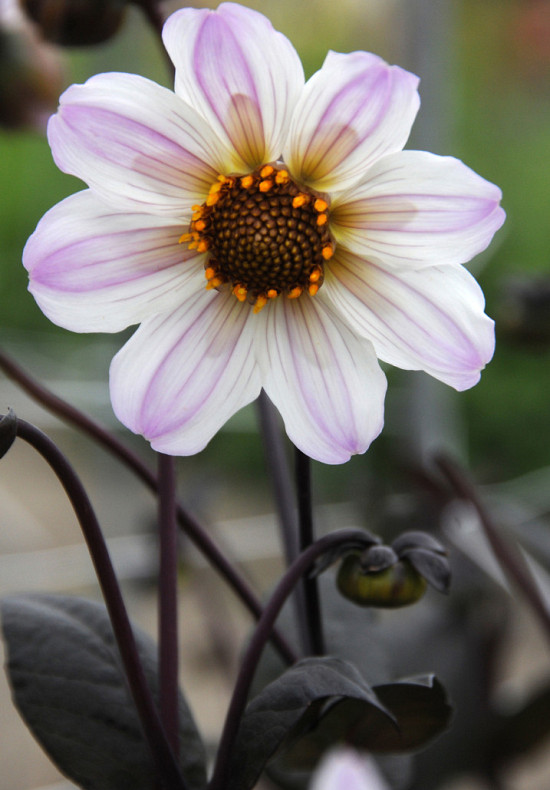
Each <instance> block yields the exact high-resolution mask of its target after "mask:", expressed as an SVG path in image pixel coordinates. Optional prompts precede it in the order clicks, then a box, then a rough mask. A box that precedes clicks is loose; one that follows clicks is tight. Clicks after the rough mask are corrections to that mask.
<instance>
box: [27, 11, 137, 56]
mask: <svg viewBox="0 0 550 790" xmlns="http://www.w3.org/2000/svg"><path fill="white" fill-rule="evenodd" d="M19 2H20V5H21V7H22V8H23V10H24V11H25V13H26V14H27V16H28V17H29V18H30V19H32V21H33V22H35V23H36V25H38V28H39V30H40V33H41V34H42V36H43V37H44V38H45V39H46V40H47V41H51V42H53V43H54V44H60V45H61V46H65V47H81V46H87V45H89V44H100V43H101V42H103V41H107V40H108V39H110V38H111V37H112V36H114V35H115V33H117V31H118V29H119V27H120V25H121V23H122V20H123V17H124V12H125V9H126V5H127V3H126V0H19Z"/></svg>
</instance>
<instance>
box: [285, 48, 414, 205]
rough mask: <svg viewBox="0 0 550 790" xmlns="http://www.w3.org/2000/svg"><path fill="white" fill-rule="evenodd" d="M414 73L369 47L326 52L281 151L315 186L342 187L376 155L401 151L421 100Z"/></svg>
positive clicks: (356, 177)
mask: <svg viewBox="0 0 550 790" xmlns="http://www.w3.org/2000/svg"><path fill="white" fill-rule="evenodd" d="M417 85H418V78H417V77H415V75H414V74H410V73H409V72H408V71H405V70H404V69H401V68H399V67H398V66H388V64H387V63H385V62H384V61H383V60H382V59H381V58H379V57H377V56H376V55H372V54H370V53H368V52H351V53H349V54H345V55H344V54H340V53H338V52H329V54H328V55H327V57H326V60H325V62H324V64H323V67H322V68H321V69H320V70H319V71H318V72H317V73H316V74H314V75H313V76H312V77H311V79H309V80H308V82H307V84H306V86H305V88H304V90H303V92H302V96H301V98H300V101H299V102H298V105H297V106H296V109H295V111H294V116H293V119H292V124H291V127H290V134H289V138H288V141H287V144H286V146H285V149H284V152H283V156H284V159H285V162H286V163H287V165H288V166H289V169H290V170H291V172H292V174H293V175H294V176H295V178H297V179H298V180H299V181H303V182H306V183H308V184H310V185H312V186H314V187H315V188H316V189H319V190H326V191H332V190H341V189H347V188H348V187H349V186H351V185H352V184H353V183H355V182H356V181H359V180H360V179H361V178H362V177H363V176H364V174H365V172H366V170H367V169H368V168H369V167H370V165H372V164H373V162H375V161H376V160H377V159H379V158H380V157H381V156H384V155H385V154H388V153H391V152H393V151H400V150H401V149H402V148H403V146H404V145H405V143H406V142H407V139H408V137H409V134H410V131H411V126H412V124H413V121H414V119H415V117H416V113H417V111H418V107H419V104H420V100H419V98H418V93H417Z"/></svg>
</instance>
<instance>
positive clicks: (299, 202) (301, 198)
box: [292, 192, 309, 208]
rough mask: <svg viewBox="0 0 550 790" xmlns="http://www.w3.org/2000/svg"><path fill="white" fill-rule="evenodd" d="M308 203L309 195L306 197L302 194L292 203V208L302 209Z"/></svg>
mask: <svg viewBox="0 0 550 790" xmlns="http://www.w3.org/2000/svg"><path fill="white" fill-rule="evenodd" d="M306 203H309V195H304V193H303V192H302V193H300V194H299V195H296V197H295V198H294V200H293V201H292V208H301V207H302V206H305V204H306Z"/></svg>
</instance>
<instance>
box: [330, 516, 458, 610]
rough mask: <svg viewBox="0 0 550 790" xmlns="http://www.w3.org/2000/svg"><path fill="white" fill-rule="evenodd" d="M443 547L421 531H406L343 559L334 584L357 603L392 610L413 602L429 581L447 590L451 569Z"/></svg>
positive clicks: (439, 588)
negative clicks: (383, 543) (386, 544)
mask: <svg viewBox="0 0 550 790" xmlns="http://www.w3.org/2000/svg"><path fill="white" fill-rule="evenodd" d="M445 554H446V553H445V549H444V548H443V546H441V544H440V543H439V542H438V541H436V540H435V538H432V537H431V536H430V535H427V534H426V533H424V532H406V533H403V535H401V536H400V537H398V538H397V539H396V540H395V541H394V542H393V544H392V545H391V546H380V545H375V546H371V547H370V548H367V549H366V550H365V551H363V552H359V551H353V552H351V553H350V554H348V555H347V556H346V557H344V559H343V560H342V564H341V565H340V568H339V571H338V576H337V585H338V589H339V590H340V592H341V593H342V595H343V596H344V597H345V598H348V599H349V600H351V601H353V602H354V603H356V604H358V605H359V606H377V607H382V608H386V609H394V608H398V607H400V606H408V605H410V604H413V603H416V601H418V600H420V598H422V596H423V595H424V593H425V591H426V588H427V586H428V584H430V585H431V586H432V587H434V588H435V589H436V590H438V591H439V592H447V591H448V589H449V584H450V577H451V574H450V568H449V562H448V560H447V557H446V556H445Z"/></svg>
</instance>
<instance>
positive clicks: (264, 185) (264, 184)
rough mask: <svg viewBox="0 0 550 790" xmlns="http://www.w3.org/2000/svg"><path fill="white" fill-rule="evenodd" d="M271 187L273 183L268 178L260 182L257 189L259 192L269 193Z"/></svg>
mask: <svg viewBox="0 0 550 790" xmlns="http://www.w3.org/2000/svg"><path fill="white" fill-rule="evenodd" d="M272 186H273V181H271V179H269V178H268V179H266V180H265V181H260V184H259V186H258V189H259V190H260V192H269V190H270V189H271V188H272Z"/></svg>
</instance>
